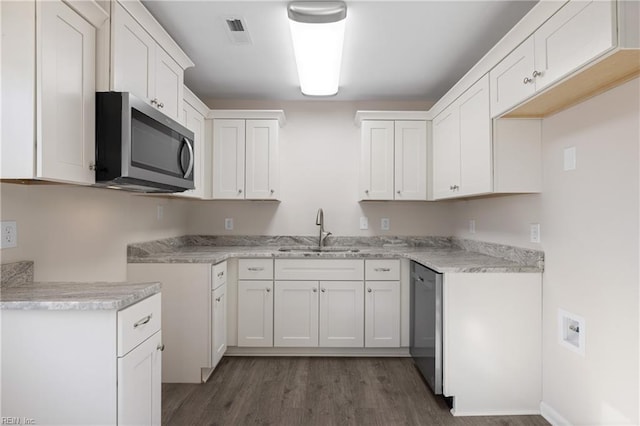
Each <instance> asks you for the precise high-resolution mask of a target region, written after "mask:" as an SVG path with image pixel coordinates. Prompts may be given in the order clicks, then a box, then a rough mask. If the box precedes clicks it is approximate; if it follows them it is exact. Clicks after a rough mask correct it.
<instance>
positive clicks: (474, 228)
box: [469, 219, 476, 234]
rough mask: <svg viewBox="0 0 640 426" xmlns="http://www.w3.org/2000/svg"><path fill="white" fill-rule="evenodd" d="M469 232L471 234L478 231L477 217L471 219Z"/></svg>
mask: <svg viewBox="0 0 640 426" xmlns="http://www.w3.org/2000/svg"><path fill="white" fill-rule="evenodd" d="M469 233H470V234H475V233H476V221H475V219H471V220H469Z"/></svg>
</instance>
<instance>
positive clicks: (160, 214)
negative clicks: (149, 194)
mask: <svg viewBox="0 0 640 426" xmlns="http://www.w3.org/2000/svg"><path fill="white" fill-rule="evenodd" d="M163 217H164V207H162V206H158V207H157V208H156V220H162V218H163Z"/></svg>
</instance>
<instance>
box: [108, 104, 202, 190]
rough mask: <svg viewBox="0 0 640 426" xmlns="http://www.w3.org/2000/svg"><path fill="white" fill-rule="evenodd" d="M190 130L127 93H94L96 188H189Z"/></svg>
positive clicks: (191, 167)
mask: <svg viewBox="0 0 640 426" xmlns="http://www.w3.org/2000/svg"><path fill="white" fill-rule="evenodd" d="M193 137H194V136H193V132H192V131H190V130H189V129H187V128H186V127H184V126H183V125H181V124H180V123H178V122H176V121H174V120H172V119H170V118H169V117H167V116H166V115H164V114H163V113H161V112H160V111H158V110H157V109H155V108H154V107H152V106H150V105H148V104H147V103H145V102H144V101H142V100H141V99H138V98H136V97H135V96H133V95H132V94H131V93H128V92H97V93H96V186H102V187H110V188H118V189H125V190H128V191H136V192H159V193H168V192H182V191H186V190H187V189H193V188H194V185H193V174H194V173H193V166H194V164H195V156H196V155H200V153H197V152H195V151H194V145H193Z"/></svg>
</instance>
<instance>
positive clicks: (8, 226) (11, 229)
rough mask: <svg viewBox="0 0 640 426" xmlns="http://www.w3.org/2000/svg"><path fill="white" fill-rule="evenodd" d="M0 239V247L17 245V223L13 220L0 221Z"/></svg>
mask: <svg viewBox="0 0 640 426" xmlns="http://www.w3.org/2000/svg"><path fill="white" fill-rule="evenodd" d="M1 224H2V225H1V226H2V241H1V244H0V248H12V247H18V224H17V223H16V222H14V221H4V222H1Z"/></svg>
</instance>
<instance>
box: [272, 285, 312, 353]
mask: <svg viewBox="0 0 640 426" xmlns="http://www.w3.org/2000/svg"><path fill="white" fill-rule="evenodd" d="M318 287H319V283H318V282H317V281H276V283H275V300H274V316H273V323H274V324H273V332H274V339H273V340H274V342H273V343H274V346H293V347H316V346H318Z"/></svg>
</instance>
